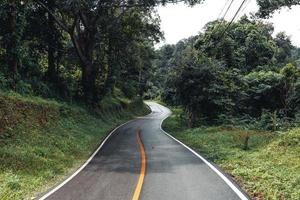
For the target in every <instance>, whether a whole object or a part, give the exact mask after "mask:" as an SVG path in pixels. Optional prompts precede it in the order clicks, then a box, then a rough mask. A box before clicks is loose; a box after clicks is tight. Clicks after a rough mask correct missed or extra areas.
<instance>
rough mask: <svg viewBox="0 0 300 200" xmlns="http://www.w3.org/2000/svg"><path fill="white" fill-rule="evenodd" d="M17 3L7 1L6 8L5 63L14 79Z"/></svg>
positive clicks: (15, 71)
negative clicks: (6, 41) (7, 35)
mask: <svg viewBox="0 0 300 200" xmlns="http://www.w3.org/2000/svg"><path fill="white" fill-rule="evenodd" d="M16 27H17V4H16V0H10V1H9V10H8V31H9V34H10V36H9V39H8V44H7V49H6V52H7V64H8V67H9V69H10V72H11V73H12V76H13V79H14V80H15V79H16V76H17V74H18V53H17V51H18V49H17V44H18V41H17V40H18V38H17V32H16Z"/></svg>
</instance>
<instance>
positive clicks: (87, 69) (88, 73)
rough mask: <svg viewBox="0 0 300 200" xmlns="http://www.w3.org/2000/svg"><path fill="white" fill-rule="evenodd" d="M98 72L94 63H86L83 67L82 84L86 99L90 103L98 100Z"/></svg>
mask: <svg viewBox="0 0 300 200" xmlns="http://www.w3.org/2000/svg"><path fill="white" fill-rule="evenodd" d="M95 82H96V73H95V70H94V66H93V65H92V64H87V63H85V64H84V67H83V68H82V86H83V94H84V100H85V102H86V103H88V104H93V103H95V102H97V100H98V98H97V90H96V86H95Z"/></svg>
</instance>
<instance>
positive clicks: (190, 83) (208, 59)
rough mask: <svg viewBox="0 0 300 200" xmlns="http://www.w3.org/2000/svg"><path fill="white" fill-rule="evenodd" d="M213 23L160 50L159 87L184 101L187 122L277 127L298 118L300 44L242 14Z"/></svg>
mask: <svg viewBox="0 0 300 200" xmlns="http://www.w3.org/2000/svg"><path fill="white" fill-rule="evenodd" d="M228 23H229V22H226V21H213V22H209V23H208V24H207V25H206V26H205V28H204V31H203V32H201V33H200V34H199V35H196V36H192V37H190V38H188V39H184V40H181V41H179V42H178V43H177V44H175V45H166V46H163V47H162V48H161V49H159V50H158V51H157V58H156V60H155V62H154V63H155V70H156V71H155V73H156V74H163V76H157V77H159V78H158V79H155V80H154V82H155V81H156V84H154V85H155V86H157V87H158V88H159V90H156V91H159V92H158V93H157V94H156V95H160V96H161V99H162V100H163V101H164V102H167V103H168V104H170V105H182V106H183V107H184V110H185V112H186V116H187V117H186V118H187V121H188V124H189V127H195V126H197V125H199V124H203V123H204V124H220V123H225V124H228V123H239V124H240V123H245V124H248V125H249V124H252V125H253V126H256V127H257V128H262V129H267V130H273V131H275V130H279V129H281V128H287V127H290V126H295V125H296V124H297V123H298V122H299V109H300V107H299V106H300V104H299V103H300V96H299V94H300V79H299V78H300V74H299V68H300V49H299V48H298V47H295V46H293V45H292V43H291V41H290V38H289V37H288V36H287V35H286V34H285V33H284V32H280V33H278V34H276V35H275V36H273V35H274V34H273V32H274V27H273V25H272V24H270V23H266V22H263V21H262V20H259V19H251V18H248V17H247V16H244V17H242V18H241V19H240V20H238V21H237V22H234V23H232V24H231V26H230V27H231V28H230V30H228V31H227V32H226V34H224V30H225V28H226V27H227V25H228Z"/></svg>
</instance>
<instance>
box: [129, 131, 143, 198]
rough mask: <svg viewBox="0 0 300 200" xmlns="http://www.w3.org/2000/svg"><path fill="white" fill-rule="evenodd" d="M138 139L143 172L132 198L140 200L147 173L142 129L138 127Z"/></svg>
mask: <svg viewBox="0 0 300 200" xmlns="http://www.w3.org/2000/svg"><path fill="white" fill-rule="evenodd" d="M136 139H137V143H138V145H139V149H140V152H141V160H142V161H141V172H140V177H139V180H138V183H137V185H136V188H135V191H134V195H133V198H132V200H138V199H139V196H140V194H141V191H142V186H143V183H144V179H145V174H146V153H145V149H144V146H143V143H142V140H141V129H140V128H138V129H137V131H136Z"/></svg>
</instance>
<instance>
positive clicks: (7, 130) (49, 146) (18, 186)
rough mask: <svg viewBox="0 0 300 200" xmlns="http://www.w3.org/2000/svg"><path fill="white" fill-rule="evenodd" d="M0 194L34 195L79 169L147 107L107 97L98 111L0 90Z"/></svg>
mask: <svg viewBox="0 0 300 200" xmlns="http://www.w3.org/2000/svg"><path fill="white" fill-rule="evenodd" d="M0 107H1V108H0V124H1V134H0V199H1V200H11V199H32V198H33V197H36V195H38V194H40V193H41V192H42V191H44V192H45V191H46V190H48V189H49V188H50V187H52V186H54V185H55V184H57V183H58V182H59V181H62V180H63V179H64V178H65V177H66V176H68V175H70V174H71V173H72V172H73V171H75V170H76V169H77V168H78V167H79V166H80V165H82V164H83V162H85V161H86V159H87V158H88V157H89V155H90V154H91V153H92V152H93V150H95V149H96V147H98V145H99V144H100V142H101V141H102V139H103V138H104V137H105V136H106V135H107V134H108V133H109V131H111V130H112V129H113V128H114V127H116V126H117V125H119V124H120V123H123V122H125V121H127V120H129V119H132V118H133V117H135V116H138V115H139V116H140V115H145V114H147V113H148V109H147V108H146V106H145V105H144V104H143V102H142V101H141V100H134V101H129V100H127V101H125V99H123V100H120V99H119V98H117V97H111V98H107V99H106V100H104V101H103V103H102V104H101V105H100V107H101V110H100V109H99V110H96V111H95V110H94V111H93V112H92V111H90V110H88V109H85V108H82V107H79V106H78V105H71V104H66V103H61V102H57V101H50V100H44V99H41V98H37V97H27V98H26V97H22V96H20V95H18V94H15V93H10V94H5V95H3V94H1V95H0Z"/></svg>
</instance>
